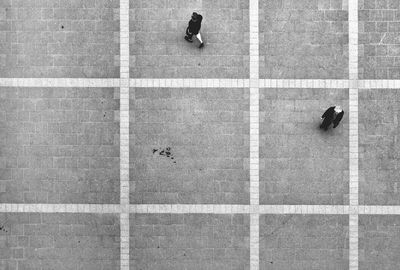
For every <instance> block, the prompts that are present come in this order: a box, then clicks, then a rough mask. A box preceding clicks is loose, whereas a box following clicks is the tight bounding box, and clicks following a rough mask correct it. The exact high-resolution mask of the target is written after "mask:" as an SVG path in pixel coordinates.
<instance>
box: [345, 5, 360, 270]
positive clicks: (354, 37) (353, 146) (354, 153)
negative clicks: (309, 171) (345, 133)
mask: <svg viewBox="0 0 400 270" xmlns="http://www.w3.org/2000/svg"><path fill="white" fill-rule="evenodd" d="M348 1H349V5H348V8H349V79H350V81H349V83H350V85H349V88H350V89H349V178H350V179H349V206H350V207H349V211H350V213H349V214H350V215H349V270H358V213H359V207H358V87H359V81H358V0H348Z"/></svg>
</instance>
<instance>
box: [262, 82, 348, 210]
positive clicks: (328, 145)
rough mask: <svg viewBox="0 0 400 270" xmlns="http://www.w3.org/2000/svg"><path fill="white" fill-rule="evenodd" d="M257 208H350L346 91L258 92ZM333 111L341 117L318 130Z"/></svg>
mask: <svg viewBox="0 0 400 270" xmlns="http://www.w3.org/2000/svg"><path fill="white" fill-rule="evenodd" d="M260 94H261V99H260V114H261V116H260V203H262V204H347V203H348V181H349V179H348V178H349V177H348V166H349V165H348V164H349V162H348V151H349V149H348V148H349V145H348V136H349V135H348V123H349V120H348V90H347V89H261V91H260ZM333 105H340V106H341V107H342V108H343V110H344V112H345V115H344V117H343V120H342V121H341V123H340V124H339V126H338V127H337V128H336V129H332V128H331V129H329V130H328V131H327V132H325V131H322V130H320V129H319V125H320V123H321V120H320V117H321V115H322V114H323V113H324V111H325V110H326V109H327V108H329V107H330V106H333Z"/></svg>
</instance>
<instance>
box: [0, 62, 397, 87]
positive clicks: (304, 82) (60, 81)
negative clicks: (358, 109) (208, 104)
mask: <svg viewBox="0 0 400 270" xmlns="http://www.w3.org/2000/svg"><path fill="white" fill-rule="evenodd" d="M127 63H129V59H128V60H124V61H121V65H122V64H127ZM121 76H126V73H124V74H123V75H121ZM126 80H127V79H124V78H122V79H120V78H117V79H102V78H94V79H90V78H0V87H120V86H123V85H127V82H126ZM258 81H259V83H258V86H256V87H258V88H322V89H323V88H328V89H334V88H337V89H343V88H350V87H351V88H358V89H398V88H400V80H319V79H259V80H258ZM129 82H130V83H129V86H130V87H141V88H248V87H250V80H249V79H130V80H129ZM253 86H254V79H253ZM353 86H356V87H353Z"/></svg>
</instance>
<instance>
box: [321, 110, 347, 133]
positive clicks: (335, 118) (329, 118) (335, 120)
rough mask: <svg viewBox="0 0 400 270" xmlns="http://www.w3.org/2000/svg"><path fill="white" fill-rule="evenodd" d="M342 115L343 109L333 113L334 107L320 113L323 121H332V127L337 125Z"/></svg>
mask: <svg viewBox="0 0 400 270" xmlns="http://www.w3.org/2000/svg"><path fill="white" fill-rule="evenodd" d="M343 115H344V111H343V110H342V112H340V113H339V114H337V115H336V114H335V107H330V108H329V109H327V110H326V111H325V112H324V114H323V115H322V118H325V119H324V122H325V121H326V122H327V123H329V124H330V123H333V128H335V127H337V126H338V125H339V122H340V120H342V118H343Z"/></svg>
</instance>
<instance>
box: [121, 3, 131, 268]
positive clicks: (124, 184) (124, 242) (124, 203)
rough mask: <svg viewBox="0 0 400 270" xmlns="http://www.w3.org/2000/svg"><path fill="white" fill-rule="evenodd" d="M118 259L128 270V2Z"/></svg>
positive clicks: (123, 63)
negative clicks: (119, 249)
mask: <svg viewBox="0 0 400 270" xmlns="http://www.w3.org/2000/svg"><path fill="white" fill-rule="evenodd" d="M119 12H120V13H119V14H120V204H121V213H120V226H121V240H120V247H121V251H120V252H121V253H120V259H121V270H129V0H120V7H119Z"/></svg>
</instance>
